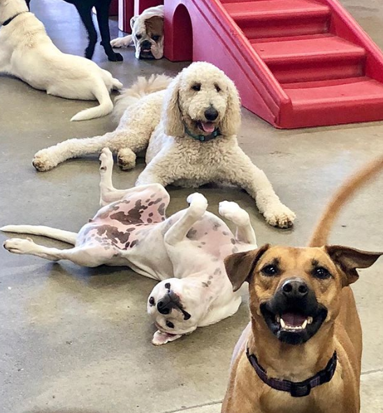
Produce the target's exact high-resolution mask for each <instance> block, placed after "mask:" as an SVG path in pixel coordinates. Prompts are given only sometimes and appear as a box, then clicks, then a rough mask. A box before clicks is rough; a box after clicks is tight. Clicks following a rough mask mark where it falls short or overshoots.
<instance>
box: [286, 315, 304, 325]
mask: <svg viewBox="0 0 383 413" xmlns="http://www.w3.org/2000/svg"><path fill="white" fill-rule="evenodd" d="M281 318H282V319H283V321H284V322H285V323H286V324H287V325H289V326H292V327H300V326H301V325H302V324H303V323H304V321H305V320H306V317H305V316H304V315H302V314H296V313H285V314H282V317H281Z"/></svg>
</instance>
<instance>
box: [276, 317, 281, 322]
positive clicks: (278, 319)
mask: <svg viewBox="0 0 383 413" xmlns="http://www.w3.org/2000/svg"><path fill="white" fill-rule="evenodd" d="M276 320H277V323H280V322H281V317H279V315H277V318H276Z"/></svg>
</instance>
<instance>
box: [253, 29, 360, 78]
mask: <svg viewBox="0 0 383 413" xmlns="http://www.w3.org/2000/svg"><path fill="white" fill-rule="evenodd" d="M251 43H252V46H253V48H254V50H255V51H256V52H257V53H258V54H259V56H260V57H261V58H262V60H263V61H264V62H265V63H266V64H267V66H268V67H269V69H270V70H271V71H272V72H273V74H274V76H275V77H276V79H277V80H279V81H280V82H281V83H289V82H299V81H311V80H327V79H339V78H346V77H356V76H362V75H363V74H364V65H365V58H366V51H365V49H363V48H362V47H360V46H356V45H355V44H353V43H350V42H348V41H346V40H344V39H341V38H340V37H337V36H334V35H331V34H324V35H315V36H300V37H298V38H288V39H287V40H286V39H284V38H278V39H275V38H272V39H268V41H265V40H263V41H262V42H259V41H255V40H253V41H251Z"/></svg>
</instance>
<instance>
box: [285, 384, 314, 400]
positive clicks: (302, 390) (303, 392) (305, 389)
mask: <svg viewBox="0 0 383 413" xmlns="http://www.w3.org/2000/svg"><path fill="white" fill-rule="evenodd" d="M310 392H311V384H310V383H306V384H304V383H291V388H290V394H291V396H292V397H305V396H308V395H309V394H310Z"/></svg>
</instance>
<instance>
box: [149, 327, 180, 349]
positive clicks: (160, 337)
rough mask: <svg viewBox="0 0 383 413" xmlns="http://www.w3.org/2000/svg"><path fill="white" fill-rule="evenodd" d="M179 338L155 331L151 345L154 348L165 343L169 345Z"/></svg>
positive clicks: (175, 335)
mask: <svg viewBox="0 0 383 413" xmlns="http://www.w3.org/2000/svg"><path fill="white" fill-rule="evenodd" d="M180 337H182V336H181V335H179V334H167V333H163V332H162V331H159V330H157V331H156V332H155V333H154V335H153V339H152V344H154V345H155V346H162V345H164V344H166V343H170V342H171V341H175V340H177V339H178V338H180Z"/></svg>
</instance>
